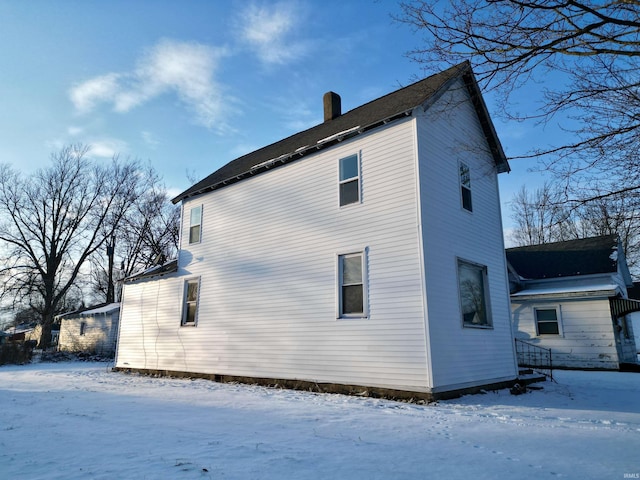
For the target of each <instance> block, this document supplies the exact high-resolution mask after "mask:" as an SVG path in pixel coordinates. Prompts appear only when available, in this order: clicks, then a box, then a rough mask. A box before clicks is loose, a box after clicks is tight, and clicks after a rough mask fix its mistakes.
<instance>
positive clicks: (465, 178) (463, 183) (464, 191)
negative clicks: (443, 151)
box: [460, 162, 473, 212]
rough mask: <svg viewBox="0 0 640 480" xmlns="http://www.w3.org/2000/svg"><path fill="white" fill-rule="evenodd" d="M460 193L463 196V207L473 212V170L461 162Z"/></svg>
mask: <svg viewBox="0 0 640 480" xmlns="http://www.w3.org/2000/svg"><path fill="white" fill-rule="evenodd" d="M460 195H461V198H462V208H464V209H465V210H467V211H469V212H473V203H472V201H471V172H470V170H469V166H468V165H467V164H466V163H463V162H460Z"/></svg>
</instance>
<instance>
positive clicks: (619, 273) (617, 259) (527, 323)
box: [506, 235, 640, 370]
mask: <svg viewBox="0 0 640 480" xmlns="http://www.w3.org/2000/svg"><path fill="white" fill-rule="evenodd" d="M506 253H507V261H508V263H509V266H510V272H511V274H512V275H511V277H510V279H511V282H510V283H511V309H512V314H513V325H514V330H515V335H516V338H518V339H520V340H524V341H526V342H529V343H532V344H534V345H537V346H540V347H544V348H548V349H551V352H552V358H553V366H554V367H564V368H580V369H582V368H584V369H614V370H617V369H619V368H624V367H625V364H635V363H636V345H635V340H634V335H633V326H632V324H631V321H630V320H629V314H630V313H632V312H634V311H638V310H640V302H638V301H635V300H629V299H628V297H627V288H628V287H630V286H631V285H632V281H631V276H630V275H629V269H628V267H627V263H626V260H625V255H624V251H623V249H622V246H621V244H620V242H619V241H618V238H617V237H616V236H615V235H608V236H602V237H595V238H586V239H580V240H570V241H567V242H557V243H549V244H543V245H534V246H528V247H518V248H509V249H507V250H506Z"/></svg>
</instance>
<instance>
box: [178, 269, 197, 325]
mask: <svg viewBox="0 0 640 480" xmlns="http://www.w3.org/2000/svg"><path fill="white" fill-rule="evenodd" d="M193 283H196V284H197V286H198V290H197V292H196V298H195V300H189V299H188V292H189V284H193ZM200 286H201V284H200V277H192V278H186V279H185V280H184V284H183V287H182V314H181V318H180V326H182V327H195V326H196V325H198V313H199V310H200ZM193 303H195V306H196V311H195V315H194V318H193V322H188V321H187V316H188V314H189V305H190V304H193Z"/></svg>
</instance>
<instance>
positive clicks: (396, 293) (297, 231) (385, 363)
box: [118, 118, 430, 391]
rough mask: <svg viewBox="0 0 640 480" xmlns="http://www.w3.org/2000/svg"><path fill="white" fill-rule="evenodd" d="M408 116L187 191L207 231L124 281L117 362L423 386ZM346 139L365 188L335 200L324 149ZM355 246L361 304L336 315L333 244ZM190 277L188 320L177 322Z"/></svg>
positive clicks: (332, 152) (335, 153)
mask: <svg viewBox="0 0 640 480" xmlns="http://www.w3.org/2000/svg"><path fill="white" fill-rule="evenodd" d="M414 125H415V124H414V122H413V120H412V119H411V118H407V119H405V120H402V121H396V122H393V123H390V124H388V125H386V126H383V127H380V128H378V129H376V130H375V131H372V132H369V133H365V134H362V135H359V136H357V137H355V138H353V139H349V140H345V141H343V142H341V143H340V144H338V145H336V146H334V147H331V148H328V149H326V150H322V151H319V152H318V153H316V154H313V155H309V156H308V157H304V158H302V159H300V160H298V161H295V162H293V163H290V164H288V165H285V166H282V167H278V168H274V169H273V170H270V171H268V172H266V173H263V174H260V175H257V176H255V177H252V178H249V179H246V180H243V181H241V182H238V183H236V184H233V185H230V186H228V187H224V188H221V189H219V190H217V191H214V192H211V193H208V194H205V195H201V196H199V197H197V198H196V199H193V200H187V201H186V202H185V203H184V211H185V212H189V211H190V209H191V207H192V206H194V205H202V206H203V211H204V212H207V213H206V215H205V216H204V224H205V226H206V236H204V237H203V239H202V242H201V243H200V244H198V245H184V244H183V246H182V249H181V251H180V259H179V265H180V270H179V272H178V274H177V275H176V277H175V278H163V279H160V280H158V281H157V282H152V281H148V282H139V283H136V284H128V285H126V286H125V308H124V313H123V315H125V316H127V319H130V322H131V323H132V325H134V326H135V328H133V327H132V328H131V329H130V330H129V331H127V332H125V331H123V333H122V335H121V342H122V343H121V344H122V351H123V353H122V354H120V353H119V355H118V366H123V367H125V368H126V367H127V365H124V362H125V361H126V362H127V363H128V364H129V366H130V367H131V368H154V369H163V370H184V369H185V368H186V367H185V365H186V366H187V367H188V371H193V372H202V373H217V374H224V375H238V376H254V377H261V378H284V379H301V380H306V381H316V382H331V383H344V384H355V385H368V386H374V387H375V386H378V387H384V388H397V389H408V390H417V391H427V390H428V389H429V387H430V386H429V385H428V383H427V378H428V376H427V366H426V364H427V362H426V345H425V336H424V334H425V326H424V307H423V290H422V285H423V282H422V278H421V266H420V253H419V252H420V250H419V236H418V233H419V230H418V227H417V223H418V213H417V199H416V177H415V172H416V166H415V157H414V153H415V151H416V148H415V144H414V138H415V136H414ZM354 152H360V154H359V162H360V179H359V182H360V187H361V192H360V195H362V197H363V198H364V197H365V196H366V202H365V201H363V202H362V203H361V204H360V208H336V201H337V199H336V196H337V185H336V176H337V174H336V162H337V161H338V159H340V158H346V157H348V156H350V155H353V153H354ZM188 228H189V223H188V219H187V220H186V221H185V222H183V236H184V235H188V233H187V232H188ZM354 246H356V247H357V246H366V247H367V254H366V263H367V282H368V288H367V289H368V298H369V302H368V306H367V309H368V318H367V320H366V321H358V320H354V321H336V256H337V255H338V254H343V253H349V252H354V249H353V248H354ZM191 277H200V279H201V283H200V285H201V291H200V302H199V305H198V326H197V328H191V329H190V328H179V325H180V318H181V317H180V315H181V306H182V305H181V301H180V299H181V298H182V289H183V281H184V280H185V279H187V278H191ZM156 283H158V285H157V286H156V285H155V284H156ZM172 292H173V293H172ZM132 296H135V297H136V300H135V302H134V301H133V300H132V302H131V303H137V306H136V307H131V308H127V305H126V304H127V299H129V298H131V297H132ZM171 298H173V302H171ZM155 302H157V305H156V304H155ZM143 312H144V313H143ZM143 319H146V321H145V320H143ZM136 332H137V333H136ZM141 343H142V344H144V345H145V348H144V349H143V348H141V347H140V344H141ZM156 344H157V346H156ZM205 346H206V347H205ZM156 350H158V351H161V352H162V353H161V354H160V353H158V354H156ZM144 352H146V354H145V353H144ZM125 358H126V360H125Z"/></svg>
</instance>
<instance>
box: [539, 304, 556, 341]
mask: <svg viewBox="0 0 640 480" xmlns="http://www.w3.org/2000/svg"><path fill="white" fill-rule="evenodd" d="M558 310H559V308H556V307H552V308H535V309H534V312H535V316H536V332H537V334H538V335H560V315H559V311H558Z"/></svg>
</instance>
